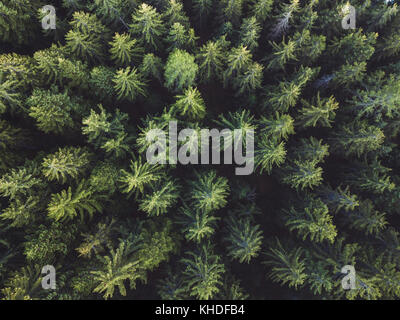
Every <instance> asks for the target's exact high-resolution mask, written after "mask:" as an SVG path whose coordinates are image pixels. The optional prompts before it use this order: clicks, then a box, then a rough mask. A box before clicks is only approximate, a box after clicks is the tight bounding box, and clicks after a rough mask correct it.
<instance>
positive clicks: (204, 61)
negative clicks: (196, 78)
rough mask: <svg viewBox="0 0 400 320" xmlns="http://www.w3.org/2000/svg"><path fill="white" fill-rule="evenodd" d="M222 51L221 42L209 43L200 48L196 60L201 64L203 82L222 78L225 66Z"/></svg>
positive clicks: (200, 70)
mask: <svg viewBox="0 0 400 320" xmlns="http://www.w3.org/2000/svg"><path fill="white" fill-rule="evenodd" d="M222 50H223V47H222V45H221V42H220V41H208V42H207V43H206V44H204V45H203V46H202V47H201V48H200V52H199V53H198V54H197V57H196V59H197V60H198V62H199V72H200V78H201V80H202V81H203V82H210V81H212V80H216V79H220V78H221V74H222V71H223V64H224V57H223V54H222Z"/></svg>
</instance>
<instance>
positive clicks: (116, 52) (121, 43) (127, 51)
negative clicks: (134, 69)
mask: <svg viewBox="0 0 400 320" xmlns="http://www.w3.org/2000/svg"><path fill="white" fill-rule="evenodd" d="M110 44H111V48H110V53H111V58H112V59H113V60H114V61H115V62H116V64H118V65H120V66H128V65H130V64H131V63H132V62H133V61H138V60H139V58H140V57H141V55H142V53H143V51H144V50H143V48H141V47H140V46H139V45H138V42H137V40H136V39H131V37H130V35H129V34H127V33H123V34H119V33H118V32H117V33H115V35H114V37H113V40H112V42H111V43H110Z"/></svg>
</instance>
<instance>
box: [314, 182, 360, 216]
mask: <svg viewBox="0 0 400 320" xmlns="http://www.w3.org/2000/svg"><path fill="white" fill-rule="evenodd" d="M318 195H319V196H320V197H321V199H322V201H323V202H324V203H326V204H327V205H328V207H329V208H330V209H331V210H332V212H334V213H338V212H339V211H340V210H342V209H343V210H344V211H346V212H349V211H352V210H354V209H355V208H356V207H358V206H359V205H360V204H359V201H358V200H357V196H356V195H355V194H351V193H350V190H349V186H346V187H345V188H344V189H343V188H342V187H341V186H339V187H337V188H336V189H332V188H331V187H330V186H323V187H322V188H321V189H319V190H318Z"/></svg>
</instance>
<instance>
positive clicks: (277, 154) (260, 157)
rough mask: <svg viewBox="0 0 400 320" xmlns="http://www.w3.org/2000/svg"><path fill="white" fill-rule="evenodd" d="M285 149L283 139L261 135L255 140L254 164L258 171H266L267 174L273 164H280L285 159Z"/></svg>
mask: <svg viewBox="0 0 400 320" xmlns="http://www.w3.org/2000/svg"><path fill="white" fill-rule="evenodd" d="M286 153H287V152H286V149H285V143H284V142H283V141H281V142H277V140H270V139H269V138H268V136H267V135H264V136H262V138H261V139H259V140H258V142H257V148H256V150H255V152H254V157H255V160H254V161H255V163H256V166H257V167H259V168H260V172H261V173H262V172H264V171H266V172H267V173H268V174H270V173H271V170H272V168H273V167H274V166H278V167H279V166H280V165H282V164H283V163H284V162H285V160H286Z"/></svg>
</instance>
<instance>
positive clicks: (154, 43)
mask: <svg viewBox="0 0 400 320" xmlns="http://www.w3.org/2000/svg"><path fill="white" fill-rule="evenodd" d="M129 27H130V32H131V33H132V34H133V35H135V36H137V37H139V39H140V40H141V41H142V42H143V44H144V45H145V46H146V47H147V48H150V49H159V47H160V41H161V37H162V36H163V33H164V29H165V28H164V25H163V21H162V19H161V15H160V14H159V13H158V12H157V11H156V9H155V8H153V7H152V6H150V5H148V4H146V3H142V4H141V5H140V6H139V8H137V9H136V12H135V13H134V14H133V15H132V24H130V25H129Z"/></svg>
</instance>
